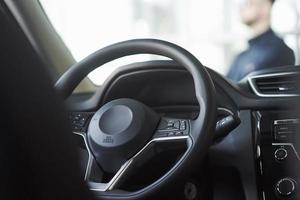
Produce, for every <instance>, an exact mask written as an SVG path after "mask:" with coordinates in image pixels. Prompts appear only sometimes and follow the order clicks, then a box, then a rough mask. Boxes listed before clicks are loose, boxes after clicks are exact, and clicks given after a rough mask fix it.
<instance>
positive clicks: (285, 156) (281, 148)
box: [274, 147, 288, 161]
mask: <svg viewBox="0 0 300 200" xmlns="http://www.w3.org/2000/svg"><path fill="white" fill-rule="evenodd" d="M278 151H284V153H285V155H284V157H283V158H278V157H277V156H276V154H277V152H278ZM274 157H275V159H276V160H278V161H283V160H284V159H286V158H287V157H288V152H287V150H286V149H285V148H283V147H280V148H279V149H276V151H275V152H274Z"/></svg>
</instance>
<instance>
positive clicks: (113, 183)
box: [73, 132, 192, 192]
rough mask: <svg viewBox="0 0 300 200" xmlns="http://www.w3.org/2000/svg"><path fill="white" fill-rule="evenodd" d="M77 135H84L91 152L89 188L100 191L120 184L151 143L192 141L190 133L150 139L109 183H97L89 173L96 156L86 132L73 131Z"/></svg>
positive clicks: (87, 169) (86, 178)
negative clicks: (90, 146) (127, 171)
mask: <svg viewBox="0 0 300 200" xmlns="http://www.w3.org/2000/svg"><path fill="white" fill-rule="evenodd" d="M73 133H74V134H76V135H79V136H81V137H83V139H84V143H85V145H86V148H87V151H88V154H89V159H88V164H87V167H86V172H85V177H84V180H85V181H86V182H87V183H88V185H89V189H90V190H92V191H98V192H105V191H109V190H112V189H114V187H115V186H116V185H117V184H118V182H119V180H120V179H121V178H122V176H123V175H124V173H125V172H126V170H127V169H128V168H129V167H130V165H131V164H132V163H133V162H134V160H135V159H136V158H137V157H138V156H139V155H140V154H141V153H142V152H143V151H144V150H145V149H147V148H148V147H149V146H150V145H151V144H153V143H155V142H161V141H174V140H190V141H192V139H191V137H190V136H188V135H185V136H173V137H158V138H153V139H152V140H151V141H149V142H148V143H147V144H146V145H145V146H144V147H143V148H142V149H141V150H140V151H139V152H138V153H137V154H135V155H134V156H133V157H132V158H131V159H129V160H128V161H126V162H125V163H124V164H123V165H122V166H121V168H120V169H119V170H118V172H117V173H116V174H115V175H114V177H113V178H112V179H111V180H110V181H109V182H108V183H96V182H91V181H89V175H90V173H91V166H92V162H93V160H94V157H93V155H92V153H91V151H90V149H89V147H88V144H87V139H86V135H85V133H82V132H73ZM191 147H192V145H191V143H190V145H188V148H187V150H186V152H185V154H184V155H183V157H184V156H185V155H186V154H187V152H189V150H190V149H191Z"/></svg>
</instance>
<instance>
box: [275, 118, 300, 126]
mask: <svg viewBox="0 0 300 200" xmlns="http://www.w3.org/2000/svg"><path fill="white" fill-rule="evenodd" d="M280 122H291V123H292V124H299V123H300V119H279V120H274V125H279V124H284V123H280Z"/></svg>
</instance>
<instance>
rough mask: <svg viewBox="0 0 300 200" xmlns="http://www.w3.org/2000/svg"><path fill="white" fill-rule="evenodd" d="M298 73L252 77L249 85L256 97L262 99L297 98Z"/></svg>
mask: <svg viewBox="0 0 300 200" xmlns="http://www.w3.org/2000/svg"><path fill="white" fill-rule="evenodd" d="M299 75H300V73H298V72H297V73H296V72H290V73H276V74H266V75H258V76H252V77H250V78H249V83H250V85H251V87H252V89H253V91H254V92H255V94H257V95H258V96H262V97H289V96H299V94H300V85H299V83H300V82H299V78H300V76H299Z"/></svg>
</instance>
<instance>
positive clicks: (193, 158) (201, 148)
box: [55, 39, 217, 199]
mask: <svg viewBox="0 0 300 200" xmlns="http://www.w3.org/2000/svg"><path fill="white" fill-rule="evenodd" d="M136 54H155V55H161V56H165V57H168V58H171V59H173V60H174V61H176V62H177V63H179V64H181V65H182V66H183V67H185V68H186V69H187V70H188V71H189V72H190V74H191V75H192V77H193V80H194V85H195V93H196V98H197V100H198V103H199V107H200V110H199V115H198V117H197V118H196V119H195V120H193V121H191V123H190V126H191V127H190V134H189V135H188V136H189V139H190V143H191V146H190V149H189V151H187V152H186V153H185V154H184V156H183V157H182V158H181V159H180V160H179V161H178V162H177V163H176V164H175V166H174V167H172V169H171V170H169V171H168V172H167V173H166V174H165V175H164V176H163V177H161V178H160V179H158V180H156V181H155V182H154V183H152V184H150V185H149V186H147V187H145V188H143V189H141V190H139V191H136V192H126V193H122V192H121V193H120V192H114V191H110V192H101V193H99V194H98V195H100V196H101V197H103V198H108V199H135V198H138V197H141V196H144V195H149V194H152V193H154V192H155V191H157V190H159V189H160V188H161V186H163V185H165V184H167V183H169V182H170V181H171V180H173V179H174V178H176V177H178V176H179V175H180V174H182V173H183V172H184V171H185V169H188V168H189V167H191V166H193V165H195V163H199V162H201V160H202V158H203V157H204V155H205V154H206V152H207V150H208V147H209V145H210V143H211V140H212V138H213V134H212V133H213V131H214V129H215V122H216V110H217V109H216V100H215V88H214V84H213V82H212V79H211V78H210V75H209V73H208V72H207V71H206V69H205V67H204V66H203V65H202V64H201V63H200V62H199V61H198V59H197V58H196V57H194V56H193V55H192V54H191V53H189V52H188V51H187V50H185V49H183V48H182V47H180V46H177V45H175V44H172V43H170V42H166V41H162V40H156V39H137V40H128V41H124V42H120V43H117V44H114V45H111V46H108V47H105V48H103V49H101V50H98V51H96V52H95V53H93V54H91V55H90V56H88V57H87V58H85V59H84V60H82V61H80V62H78V63H76V64H75V65H73V66H72V67H71V68H70V69H69V70H68V71H67V72H66V73H64V74H63V75H62V76H61V78H60V79H59V80H58V81H57V82H56V84H55V89H56V91H57V92H58V93H59V94H60V95H61V96H62V97H63V98H65V99H66V98H67V97H69V96H70V95H71V93H72V92H73V90H74V89H75V88H76V86H77V85H78V84H79V83H80V82H81V81H82V80H83V79H84V78H85V77H86V76H87V75H88V74H89V73H90V72H91V71H92V70H94V69H96V68H98V67H99V66H102V65H103V64H105V63H107V62H110V61H112V60H115V59H118V58H121V57H124V56H129V55H136ZM197 161H198V162H197Z"/></svg>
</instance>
